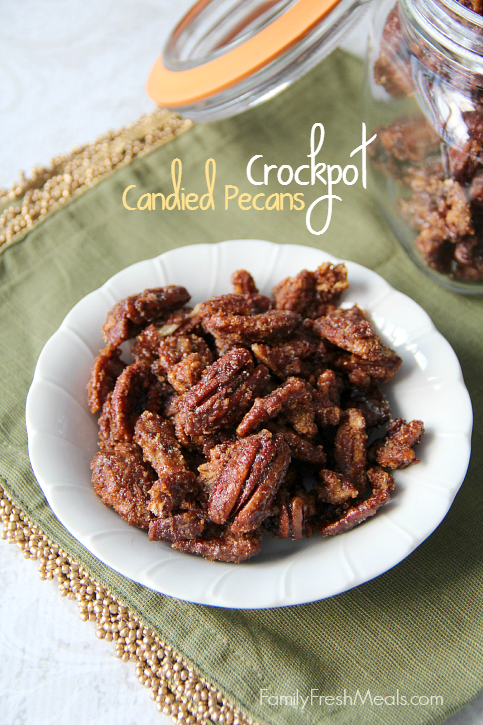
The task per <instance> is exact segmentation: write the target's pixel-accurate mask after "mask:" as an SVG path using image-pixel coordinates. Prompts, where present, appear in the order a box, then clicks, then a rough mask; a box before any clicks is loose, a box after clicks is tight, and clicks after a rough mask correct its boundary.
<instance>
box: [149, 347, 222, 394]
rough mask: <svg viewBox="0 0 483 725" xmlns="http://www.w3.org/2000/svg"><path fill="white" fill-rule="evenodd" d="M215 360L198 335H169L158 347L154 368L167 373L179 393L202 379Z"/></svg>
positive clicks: (162, 373) (158, 371)
mask: <svg viewBox="0 0 483 725" xmlns="http://www.w3.org/2000/svg"><path fill="white" fill-rule="evenodd" d="M212 362H213V354H212V352H211V350H210V348H209V347H208V345H207V344H206V342H205V341H204V340H203V338H201V337H198V336H197V335H178V336H169V337H167V338H165V339H164V340H163V342H161V344H160V345H159V348H158V360H157V361H156V362H155V363H154V364H153V366H152V368H151V369H152V370H153V372H155V373H156V375H165V376H166V377H167V379H168V381H169V382H170V383H171V385H172V386H173V388H174V389H175V390H176V392H178V393H184V392H186V391H187V390H189V389H190V388H192V387H193V385H195V384H196V383H197V382H198V381H199V380H200V379H201V375H202V374H203V371H204V370H205V369H206V368H207V367H208V365H210V364H211V363H212Z"/></svg>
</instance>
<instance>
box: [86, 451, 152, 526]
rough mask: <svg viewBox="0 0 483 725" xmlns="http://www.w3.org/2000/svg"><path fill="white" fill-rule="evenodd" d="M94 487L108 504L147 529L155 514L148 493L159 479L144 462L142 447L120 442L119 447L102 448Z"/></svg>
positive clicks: (95, 460)
mask: <svg viewBox="0 0 483 725" xmlns="http://www.w3.org/2000/svg"><path fill="white" fill-rule="evenodd" d="M91 469H92V483H93V486H94V491H95V493H97V494H98V495H99V496H100V497H101V498H102V502H103V503H104V504H105V505H106V506H112V508H114V509H115V510H116V511H117V513H118V514H119V515H120V516H121V517H122V518H123V519H124V520H125V521H127V523H128V524H129V525H134V526H139V527H140V528H142V529H147V528H148V526H149V522H150V520H151V514H150V512H149V510H148V508H147V502H146V496H147V494H148V491H149V489H150V488H151V486H152V484H153V481H154V479H155V476H154V473H153V471H152V470H151V469H150V468H149V466H146V465H145V464H144V463H143V457H142V454H141V450H140V449H139V448H138V446H136V445H133V444H126V443H119V444H117V445H116V447H115V449H113V450H110V451H100V452H99V453H97V454H96V455H95V456H94V458H93V459H92V463H91Z"/></svg>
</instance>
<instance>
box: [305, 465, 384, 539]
mask: <svg viewBox="0 0 483 725" xmlns="http://www.w3.org/2000/svg"><path fill="white" fill-rule="evenodd" d="M367 477H368V479H369V481H370V483H371V485H372V493H371V495H370V496H369V498H366V499H365V500H364V501H359V502H358V503H355V504H354V505H353V506H351V507H350V508H347V509H345V510H344V509H343V508H339V509H336V510H335V511H333V512H330V513H329V514H327V515H325V516H323V517H322V521H321V522H320V526H319V533H320V534H322V535H323V536H333V535H335V534H343V533H344V532H345V531H350V530H351V529H353V528H354V526H357V525H358V524H361V523H362V522H363V521H365V520H366V519H367V518H369V516H374V514H375V513H376V512H377V510H378V509H380V508H381V506H383V505H384V504H385V503H387V501H388V500H389V497H390V494H391V491H392V490H393V489H394V479H393V477H392V476H391V474H390V473H386V471H383V469H382V468H379V466H376V467H374V468H370V469H369V470H368V471H367Z"/></svg>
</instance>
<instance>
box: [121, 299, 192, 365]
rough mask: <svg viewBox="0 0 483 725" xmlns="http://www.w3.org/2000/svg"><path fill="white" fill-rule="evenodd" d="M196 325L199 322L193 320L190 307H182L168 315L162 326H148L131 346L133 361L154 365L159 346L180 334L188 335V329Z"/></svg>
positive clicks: (189, 330)
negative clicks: (144, 361)
mask: <svg viewBox="0 0 483 725" xmlns="http://www.w3.org/2000/svg"><path fill="white" fill-rule="evenodd" d="M198 325H199V322H198V321H196V320H195V317H194V315H193V313H192V309H191V307H183V308H182V309H181V310H177V311H176V312H172V313H171V314H170V315H168V316H167V317H166V319H165V322H164V324H162V325H154V324H152V325H148V327H146V328H145V329H144V330H143V331H142V332H140V333H139V335H137V336H136V338H135V340H134V342H133V344H132V347H131V355H132V356H133V358H134V360H146V361H147V362H149V363H154V362H155V361H157V359H158V350H159V346H160V345H161V344H162V343H163V342H164V340H166V338H168V337H170V338H174V337H176V336H179V335H182V334H183V335H189V333H190V332H191V329H188V328H191V327H192V326H193V327H196V326H198Z"/></svg>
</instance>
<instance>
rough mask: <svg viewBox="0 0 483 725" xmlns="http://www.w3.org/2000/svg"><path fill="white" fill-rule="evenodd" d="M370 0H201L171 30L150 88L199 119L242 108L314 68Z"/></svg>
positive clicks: (164, 101) (154, 94)
mask: <svg viewBox="0 0 483 725" xmlns="http://www.w3.org/2000/svg"><path fill="white" fill-rule="evenodd" d="M367 2H369V0H238V2H233V0H199V2H197V3H196V4H195V5H194V6H193V7H192V8H191V10H190V11H189V12H188V13H187V14H186V15H185V16H184V18H183V19H182V20H181V21H180V23H179V24H178V25H177V26H176V28H175V29H174V30H173V31H172V33H171V35H170V37H169V39H168V41H167V43H166V46H165V49H164V52H163V54H162V55H161V56H160V57H159V58H158V59H157V60H156V62H155V64H154V66H153V68H152V70H151V73H150V75H149V78H148V83H147V91H148V94H149V96H150V97H151V98H152V99H153V100H154V101H156V102H157V103H159V104H160V105H162V106H165V107H166V108H170V109H173V110H178V111H180V112H182V113H184V114H186V115H189V116H190V118H192V119H194V120H206V121H207V120H214V119H216V118H223V117H226V116H231V115H234V114H236V113H240V112H241V111H243V110H246V109H247V108H250V107H251V106H253V105H256V104H257V103H261V102H262V101H264V100H266V99H267V98H270V97H271V96H273V95H275V94H276V93H278V92H280V91H282V90H284V89H285V88H286V87H287V86H288V85H290V83H292V82H293V81H294V80H296V79H297V78H299V77H300V76H301V75H303V74H304V73H306V72H307V71H308V70H310V69H311V68H313V67H314V66H315V65H316V64H317V63H319V62H320V60H322V58H324V57H325V56H326V55H328V54H329V53H330V52H331V51H332V50H333V48H335V47H336V45H337V44H338V43H339V42H340V40H341V38H342V37H343V35H345V34H346V33H347V32H348V30H349V29H350V28H351V27H352V26H353V25H354V24H355V22H356V21H357V20H358V19H359V18H360V16H361V14H362V12H364V10H365V6H366V5H367Z"/></svg>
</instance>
